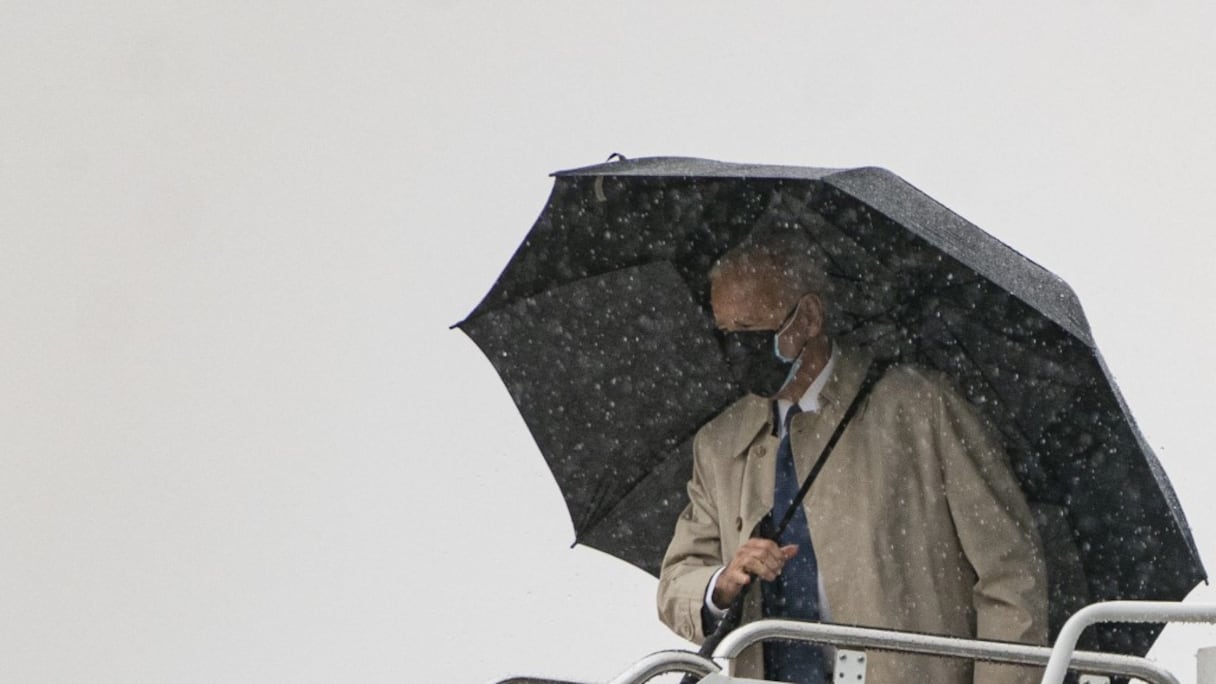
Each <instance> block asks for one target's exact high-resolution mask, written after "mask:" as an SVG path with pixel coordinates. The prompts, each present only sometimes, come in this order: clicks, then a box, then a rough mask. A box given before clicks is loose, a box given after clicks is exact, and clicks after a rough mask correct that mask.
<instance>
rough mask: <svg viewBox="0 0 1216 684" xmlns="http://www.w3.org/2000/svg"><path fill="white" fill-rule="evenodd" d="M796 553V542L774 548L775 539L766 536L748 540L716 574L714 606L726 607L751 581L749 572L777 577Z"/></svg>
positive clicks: (761, 575) (768, 579) (770, 577)
mask: <svg viewBox="0 0 1216 684" xmlns="http://www.w3.org/2000/svg"><path fill="white" fill-rule="evenodd" d="M796 553H798V545H797V544H790V545H789V546H781V547H778V546H777V544H776V542H774V541H772V540H769V539H758V538H754V537H753V538H752V539H748V540H747V541H746V542H744V543H743V546H740V547H739V550H738V551H736V552H735V557H734V558H732V559H731V561H730V564H728V565H727V566H726V569H725V570H723V571H722V574H720V575H718V581H717V583H716V584H714V592H713V596H712V598H713V602H714V605H715V606H718V607H719V608H725V607H726V606H729V605H730V604H731V603H732V602H733V601H734V600H735V598H736V597H737V596H738V595H739V592H740V591H743V587H745V586H747V584H748V583H749V582H750V581H751V577H749V576H748V575H749V573H750V574H752V575H755V576H757V577H759V578H760V579H763V580H765V581H766V582H772V581H773V580H775V579H777V575H780V574H781V568H783V567H785V562H786V561H787V560H789V559H791V558H793V557H794V554H796Z"/></svg>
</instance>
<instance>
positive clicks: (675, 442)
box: [574, 397, 734, 544]
mask: <svg viewBox="0 0 1216 684" xmlns="http://www.w3.org/2000/svg"><path fill="white" fill-rule="evenodd" d="M733 401H734V398H733V397H732V398H731V399H730V400H729V401H726V402H724V403H723V404H722V405H721V406H719V407H717V408H715V409H714V410H712V411H710V412H709V413H708V415H706V416H705V417H703V418H701V419H700V420H698V421H697V422H696V426H695V427H694V428H692V429H691V430H687V431H685V432H684V433H681V434H680V436H679V437H678V438H676V439H670V438H669V439H667V440H666V441H665V442H666V444H667V445H669V446H667V447H664V448H662V449H660V450H659V451H660V452H669V451H671V449H673V448H675V447H678V446H679V445H681V444H684V443H685V442H687V441H688V440H689V439H691V438H692V437H693V435H695V434H697V431H698V430H700V429H701V427H702V426H703V425H704V424H705V423H707V422H709V420H710V419H711V418H713V417H714V416H716V415H718V414H719V413H721V412H722V411H723V410H725V409H726V407H727V406H729V405H730V404H731V402H733ZM668 458H671V456H668V457H667V458H664V459H662V460H660V461H658V462H657V463H656V464H655V466H657V465H659V464H661V463H665V462H666V461H667V459H668ZM653 472H654V467H653V466H652V467H651V468H650V469H649V470H643V471H642V472H641V474H639V475H638V476H637V477H636V478H634V479H633V481H632V482H630V483H629V485H628V486H627V487H625V488H624V489H623V490H622V491H621V495H620V496H619V497H617V499H616V502H614V503H613V504H612V505H611V506H608V507H606V508H605V509H604V510H603V511H602V512H601V513H600V514H599V515H595V516H588V518H589V519H588V521H587V523H586V524H585V525H584V526H583V528H582V531H587V530H590V529H591V528H593V527H595V526H596V525H598V524H600V523H601V522H603V521H604V520H605V519H606V518H607V517H608V516H609V515H610V514H611V513H612V512H613V511H615V510H616V509H617V508H619V507H620V505H621V503H622V502H623V501H624V500H625V499H627V498H629V495H630V494H632V493H633V491H634V490H635V489H637V488H638V486H640V485H641V484H642V482H643V481H645V480H646V478H647V477H649V476H650V474H651V473H653ZM598 508H599V506H598V505H597V506H593V507H592V510H595V509H598ZM574 534H575V538H574V543H575V544H578V543H580V542H581V541H582V537H583V535H582V534H581V532H580V530H579V529H577V528H576V529H575V531H574Z"/></svg>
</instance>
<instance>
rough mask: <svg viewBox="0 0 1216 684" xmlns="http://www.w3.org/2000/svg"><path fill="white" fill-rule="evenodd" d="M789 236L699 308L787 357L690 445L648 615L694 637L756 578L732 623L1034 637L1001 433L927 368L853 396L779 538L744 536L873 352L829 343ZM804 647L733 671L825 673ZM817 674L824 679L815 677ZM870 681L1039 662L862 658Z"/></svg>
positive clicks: (782, 495)
mask: <svg viewBox="0 0 1216 684" xmlns="http://www.w3.org/2000/svg"><path fill="white" fill-rule="evenodd" d="M816 254H817V252H816V250H815V249H814V248H813V246H812V245H810V243H809V242H808V241H807V240H806V239H805V238H804V237H802V236H801V235H800V234H799V233H797V232H796V231H794V230H792V229H789V230H785V231H784V232H781V231H770V234H769V235H768V237H765V238H758V239H754V240H750V241H749V242H748V243H745V244H744V245H742V246H740V247H739V248H736V249H735V250H733V251H732V252H730V253H728V254H727V255H726V256H724V257H723V258H722V260H721V261H720V262H719V263H718V264H717V265H716V266H715V268H714V270H713V272H712V273H711V304H712V307H713V313H714V318H715V321H716V324H717V326H718V327H719V328H720V329H722V330H723V331H725V332H727V333H735V332H747V331H751V332H756V331H765V332H769V333H771V334H772V345H773V354H774V356H775V357H776V359H778V360H788V361H792V368H791V370H790V371H789V374H788V377H787V379H786V381H785V384H784V385H783V386H782V387H781V389H780V390H779V391H778V392H777V393H776V395H775V396H774V397H764V396H758V395H756V394H750V395H748V396H745V397H744V398H743V399H740V400H739V401H738V402H736V403H735V404H734V405H732V406H731V407H729V408H728V409H726V410H725V411H724V412H722V413H721V414H720V415H718V416H717V417H716V418H714V419H713V420H711V421H710V422H709V423H708V424H706V425H705V426H704V427H703V428H702V429H701V430H700V432H699V433H698V434H697V436H696V439H695V440H694V447H693V448H694V465H693V473H692V479H691V481H690V482H689V483H688V494H689V498H690V500H691V501H690V502H689V504H688V506H687V508H686V509H685V510H684V512H683V513H682V514H681V515H680V518H679V520H678V522H677V525H676V529H675V534H674V536H673V539H672V541H671V544H670V546H669V547H668V550H667V554H666V557H665V558H664V560H663V567H662V573H661V577H660V582H659V592H658V607H659V614H660V617H661V619H662V620H663V621H664V622H665V623H666V624H667V625H668V626H669V627H671V628H672V629H673V630H675V631H676V632H677V633H678V634H680V635H682V636H684V637H686V638H689V639H691V640H693V641H697V642H699V641H701V640H703V639H704V638H705V636H706V634H707V632H709V631H712V629H713V627H714V625H715V623H716V619H717V618H718V617H720V616H721V614H722V613H723V609H724V608H726V607H727V606H728V605H729V604H730V603H731V602H732V601H733V600H734V599H735V597H736V596H738V595H739V593H740V592H741V591H742V590H743V589H744V587H745V586H746V585H747V584H748V583H749V582H750V579H749V575H754V576H756V577H758V578H759V579H760V580H761V586H760V587H757V588H756V590H754V591H752V592H750V594H749V595H748V598H747V600H746V602H745V605H744V611H743V619H744V621H750V620H755V619H757V618H759V617H760V616H761V615H764V616H772V617H793V618H799V619H809V620H821V621H825V622H827V621H830V622H835V623H842V624H851V625H863V626H872V627H887V628H894V629H900V630H910V631H917V632H926V633H933V634H946V635H955V636H964V637H979V638H982V639H996V640H1005V641H1017V642H1026V643H1043V642H1044V641H1045V640H1046V637H1047V617H1046V616H1047V606H1046V580H1045V571H1044V561H1043V553H1042V550H1041V546H1040V542H1039V538H1038V535H1037V533H1036V531H1035V528H1034V525H1033V523H1032V520H1031V514H1030V511H1029V509H1028V507H1027V504H1026V501H1025V500H1024V499H1023V497H1022V494H1021V492H1020V490H1019V488H1018V484H1017V482H1016V481H1015V479H1014V477H1013V475H1012V473H1011V471H1010V469H1009V466H1008V464H1007V462H1006V458H1005V455H1004V453H1003V451H1002V449H1001V447H1000V446H999V440H998V439H997V437H996V435H995V434H993V431H992V429H991V428H990V427H989V426H988V425H987V424H985V423H984V422H983V421H982V419H981V418H980V417H978V416H977V415H976V413H975V411H974V410H973V409H972V407H971V406H970V405H969V404H968V403H967V401H966V400H965V399H963V398H962V397H960V396H959V395H958V394H957V393H956V392H955V390H954V389H952V387H951V386H950V384H949V382H948V381H947V380H946V379H945V378H943V377H942V376H940V375H939V374H937V373H934V372H929V371H926V370H923V369H920V368H916V367H913V366H908V365H898V366H894V367H891V368H890V369H888V370H887V371H886V372H885V373H884V374H883V375H882V376H881V378H880V379H879V380H878V381H877V383H876V384H875V385H874V386H873V389H872V391H871V393H870V395H869V397H867V398H866V399H865V400H864V402H863V403H862V404H861V406H860V410H858V411H857V413H856V415H855V416H854V417H853V419H852V421H851V422H850V423H849V425H848V426H847V428H846V429H845V431H844V433H843V435H842V436H841V438H840V441H839V442H838V443H837V445H836V447H835V449H834V450H833V452H832V453H831V456H830V458H829V459H828V461H827V463H826V466H825V467H824V469H823V470H822V472H821V473H820V476H819V478H818V479H817V480H816V481H815V484H814V485H813V487H812V488H811V490H810V492H809V494H808V495H807V497H806V499H805V500H804V501H803V504H802V506H801V510H800V511H799V510H795V512H794V514H793V515H794V517H793V522H792V524H791V525H790V527H789V529H788V530H787V533H786V534H784V535H783V537H782V539H780V540H779V541H778V542H773V541H769V540H767V539H760V538H749V537H750V535H751V533H752V530H753V529H754V528H756V526H757V525H758V524H759V523H760V522H761V520H762V519H763V518H765V516H767V515H770V514H771V515H772V516H773V517H774V518H778V519H779V518H780V516H781V515H782V514H783V513H784V511H785V508H787V507H789V505H790V502H791V500H792V498H793V494H792V493H793V491H795V490H796V489H797V487H798V485H799V484H801V479H802V478H803V477H805V476H806V473H807V472H808V470H809V469H810V466H811V464H812V463H813V462H814V460H815V459H816V458H817V457H818V455H819V454H820V452H821V451H822V450H823V447H824V444H825V443H826V442H827V440H828V438H829V436H830V435H831V433H832V432H833V430H834V429H835V427H836V425H837V423H839V422H840V420H841V417H842V415H843V413H844V412H845V411H846V409H847V407H848V406H849V404H850V403H851V402H852V400H853V398H854V396H855V395H856V394H857V392H858V390H859V387H860V386H861V385H862V383H863V379H864V378H865V376H866V374H867V369H868V368H869V367H870V365H871V359H870V358H869V357H868V356H867V355H866V354H864V353H862V352H860V351H858V350H854V349H850V348H848V347H846V346H845V345H843V344H840V343H839V342H836V341H833V339H832V338H831V337H830V336H829V333H828V330H829V327H828V326H829V324H830V322H831V319H832V315H831V305H832V299H831V292H830V290H829V288H828V282H827V280H826V277H825V275H824V268H823V266H822V265H821V264H820V263H818V260H817V258H816ZM825 661H826V658H824V654H823V651H822V650H821V649H820V648H819V647H817V646H813V645H810V646H808V645H806V644H797V643H793V642H775V643H770V644H766V645H765V646H764V650H763V654H762V653H760V652H759V648H758V647H753V648H752V649H749V650H748V651H745V652H744V654H743V655H742V656H741V657H740V659H739V660H738V671H737V674H738V675H739V676H743V677H761V676H764V677H766V678H769V679H773V680H776V681H793V682H820V681H825V680H824V677H825V672H829V671H830V663H827V662H825ZM827 676H828V677H830V674H828V675H827ZM867 681H869V682H871V683H872V684H874V683H877V684H884V683H887V682H933V683H935V684H950V683H958V684H962V683H963V682H972V681H974V682H985V683H987V682H1022V681H1026V682H1030V681H1037V678H1036V671H1035V670H1033V669H1029V668H1022V667H1016V666H1005V665H994V664H985V663H980V664H976V665H973V664H972V663H971V662H969V661H965V660H959V659H946V658H936V657H930V656H919V655H907V654H891V653H873V654H871V655H870V656H869V658H868V670H867Z"/></svg>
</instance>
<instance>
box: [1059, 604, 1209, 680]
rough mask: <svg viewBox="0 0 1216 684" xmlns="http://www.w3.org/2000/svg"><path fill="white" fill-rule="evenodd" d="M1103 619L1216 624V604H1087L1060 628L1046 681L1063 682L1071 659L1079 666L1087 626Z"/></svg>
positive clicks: (1103, 620)
mask: <svg viewBox="0 0 1216 684" xmlns="http://www.w3.org/2000/svg"><path fill="white" fill-rule="evenodd" d="M1099 622H1211V623H1216V605H1184V604H1181V603H1174V602H1172V601H1107V602H1106V603H1094V604H1091V605H1088V606H1085V607H1084V608H1082V609H1081V610H1078V611H1077V612H1076V613H1073V615H1072V617H1070V618H1068V621H1067V622H1065V623H1064V627H1063V628H1061V629H1060V635H1059V636H1058V637H1056V643H1055V647H1054V648H1053V649H1052V651H1051V659H1050V660H1049V661H1048V663H1047V669H1046V671H1044V672H1043V684H1060V683H1061V682H1063V681H1064V674H1065V673H1066V672H1068V667H1069V661H1070V660H1071V661H1072V662H1073V663H1074V665H1073V667H1076V663H1077V661H1078V659H1077V657H1076V656H1075V655H1074V653H1075V651H1074V649H1076V647H1077V639H1078V638H1080V636H1081V632H1083V631H1085V628H1086V627H1089V626H1090V625H1094V624H1097V623H1099Z"/></svg>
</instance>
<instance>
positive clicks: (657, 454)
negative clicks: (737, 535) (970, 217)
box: [458, 158, 1205, 653]
mask: <svg viewBox="0 0 1216 684" xmlns="http://www.w3.org/2000/svg"><path fill="white" fill-rule="evenodd" d="M555 176H556V181H555V184H554V188H553V192H552V195H551V196H550V198H549V202H548V204H547V205H546V207H545V209H544V211H543V212H542V213H541V215H540V218H539V219H538V220H537V222H536V224H535V225H534V226H533V228H532V230H531V232H530V233H529V234H528V237H527V238H526V240H525V241H524V243H523V245H521V247H520V248H519V250H518V251H517V252H516V254H515V256H514V257H513V258H512V259H511V261H510V263H509V264H508V265H507V267H506V269H505V271H504V272H503V274H502V275H501V276H500V277H499V279H498V281H497V282H496V283H495V284H494V286H493V288H492V289H491V290H490V292H489V293H488V294H487V295H486V297H485V298H484V299H483V300H482V302H481V303H480V304H479V305H478V306H477V307H476V309H474V310H473V312H472V313H470V315H469V316H468V317H467V318H466V319H465V320H464V321H463V322H461V323H459V324H458V327H460V328H461V329H462V330H464V331H465V332H466V333H467V334H468V335H469V336H470V337H471V338H472V339H473V341H474V342H475V343H476V344H477V345H478V346H479V347H480V348H481V349H482V351H483V352H484V353H485V354H486V356H487V358H489V360H490V361H491V363H492V364H493V365H494V367H495V368H496V370H497V371H498V372H499V374H500V376H501V377H502V379H503V381H504V383H505V384H506V386H507V388H508V390H509V391H510V393H511V395H512V397H513V399H514V400H515V402H516V404H517V406H518V407H519V409H520V412H521V414H522V415H523V417H524V420H525V422H526V423H527V425H528V427H529V429H530V430H531V432H532V435H533V436H534V438H535V439H536V442H537V444H538V446H539V447H540V449H541V453H542V454H543V455H544V457H545V459H546V461H547V462H548V464H549V466H550V468H551V470H552V471H553V473H554V476H555V478H556V479H557V482H558V485H559V487H560V488H561V490H562V493H563V495H564V497H565V500H566V503H567V507H568V509H569V511H570V515H571V518H572V520H573V522H574V529H575V535H576V543H583V544H586V545H589V546H592V547H595V548H598V549H601V550H603V551H606V552H608V553H611V554H614V555H617V556H619V557H621V558H623V559H625V560H627V561H629V562H630V563H633V564H635V565H637V566H638V567H641V568H643V569H646V570H648V571H650V572H651V573H656V574H657V570H658V567H659V562H660V560H661V558H662V554H663V551H664V549H665V547H666V544H667V542H668V540H669V538H670V534H671V530H672V529H673V526H674V521H675V518H676V516H677V515H678V513H679V511H680V510H681V509H682V508H683V506H684V504H685V503H686V502H687V498H686V495H685V492H684V485H685V483H686V481H687V478H688V476H689V474H690V473H691V438H692V436H693V434H694V433H695V432H696V430H697V428H699V427H700V426H701V425H702V424H704V422H705V421H706V420H708V419H709V418H711V417H712V416H713V415H715V414H716V413H717V412H718V411H720V410H721V409H722V408H724V407H725V406H727V405H729V404H730V403H731V402H732V401H734V400H735V399H737V398H738V397H739V396H740V395H741V394H742V393H743V389H742V388H741V385H740V382H739V380H740V378H741V377H742V376H743V375H744V374H745V372H744V371H745V369H743V368H741V367H740V366H739V365H738V364H732V363H731V359H732V358H733V357H732V355H731V353H730V352H731V351H732V350H731V349H730V344H731V342H730V340H729V339H728V338H730V336H726V337H724V336H722V335H720V334H719V333H718V332H717V331H716V330H714V328H713V326H712V318H711V314H710V311H709V302H708V291H709V280H708V272H709V269H710V267H711V266H712V264H713V263H714V262H715V261H716V260H717V259H718V257H720V256H721V255H722V254H723V253H724V252H726V251H727V250H728V249H730V248H731V247H732V246H734V245H735V244H738V243H739V242H740V241H741V240H743V239H744V238H745V237H746V236H747V235H749V234H750V233H751V232H752V231H753V230H755V229H756V228H757V227H760V226H778V227H781V228H784V229H797V230H802V231H805V232H806V234H807V235H808V236H809V237H810V238H811V239H812V241H813V242H814V244H815V246H816V249H818V250H820V251H821V253H822V256H823V257H825V258H826V261H827V262H828V263H830V264H831V267H830V272H829V273H828V275H829V277H830V279H831V280H832V282H833V284H834V285H833V290H832V300H833V302H834V303H835V304H834V305H835V310H834V314H835V319H836V320H835V323H836V325H835V328H836V329H835V334H836V336H837V337H839V338H841V339H843V340H846V341H848V342H850V343H851V344H855V345H858V346H862V347H865V348H867V349H868V350H870V351H872V352H873V353H874V354H875V355H876V356H877V357H880V358H888V359H898V360H901V361H908V362H912V363H917V364H920V365H923V366H927V367H932V368H936V369H939V370H941V371H943V372H945V373H947V374H948V375H949V376H950V377H951V378H952V379H953V381H954V382H955V384H956V386H957V387H958V388H959V389H960V390H961V391H962V392H963V393H964V394H965V395H966V396H967V397H968V399H969V400H971V402H972V403H973V404H974V405H975V406H976V407H977V409H979V410H981V411H983V412H984V413H985V414H986V415H987V416H988V418H989V419H990V420H991V421H992V422H993V424H994V425H996V426H997V428H998V429H999V431H1000V433H1001V435H1002V437H1003V441H1004V445H1005V448H1006V450H1007V452H1008V453H1009V457H1010V461H1011V465H1012V467H1013V470H1014V472H1015V474H1016V475H1017V477H1018V479H1019V481H1020V482H1021V484H1022V488H1023V491H1024V493H1025V495H1026V498H1027V500H1028V501H1029V502H1030V503H1031V506H1032V509H1033V510H1034V511H1035V513H1036V520H1037V522H1038V524H1039V527H1040V532H1041V536H1042V537H1043V540H1044V546H1045V549H1046V551H1047V553H1048V573H1049V580H1050V583H1051V587H1050V592H1051V596H1050V598H1051V604H1052V615H1051V620H1050V621H1051V623H1052V627H1053V632H1054V630H1056V629H1058V628H1059V626H1060V624H1061V622H1062V620H1063V619H1064V618H1066V617H1067V615H1068V614H1069V613H1071V612H1072V611H1073V610H1075V609H1076V608H1077V607H1079V606H1080V605H1083V604H1085V603H1088V602H1093V601H1099V600H1109V599H1131V598H1135V599H1153V600H1179V599H1181V598H1182V597H1184V596H1185V595H1186V594H1187V593H1188V592H1189V591H1190V590H1191V589H1192V588H1193V587H1194V586H1195V585H1196V584H1197V583H1198V582H1199V581H1201V580H1203V579H1205V573H1204V570H1203V567H1202V565H1201V563H1200V561H1199V556H1198V553H1197V551H1196V549H1195V545H1194V542H1193V540H1192V538H1191V535H1190V531H1189V529H1188V527H1187V524H1186V520H1185V518H1184V516H1183V514H1182V511H1181V509H1180V508H1179V506H1178V502H1177V500H1176V498H1175V496H1174V493H1173V491H1172V489H1171V487H1170V485H1169V482H1168V480H1167V479H1166V476H1165V473H1164V471H1163V470H1162V469H1161V467H1160V464H1159V463H1158V462H1157V459H1156V458H1155V456H1154V455H1153V453H1152V450H1151V449H1150V448H1149V447H1148V445H1147V444H1146V443H1145V441H1144V438H1143V437H1142V436H1141V435H1140V433H1139V431H1138V429H1137V428H1136V426H1135V423H1134V421H1133V420H1132V418H1131V414H1130V412H1129V411H1128V409H1127V406H1126V404H1125V403H1124V401H1123V399H1122V397H1121V396H1120V394H1119V392H1118V389H1117V388H1116V387H1115V384H1114V381H1113V379H1112V378H1111V376H1110V373H1109V371H1108V370H1107V368H1106V366H1105V364H1104V363H1103V361H1102V358H1101V355H1100V354H1099V353H1098V350H1097V348H1096V347H1095V345H1094V342H1093V339H1092V336H1091V334H1090V331H1089V327H1088V324H1087V323H1086V320H1085V316H1084V313H1083V312H1082V310H1081V306H1080V304H1079V302H1078V301H1077V298H1076V296H1075V295H1074V294H1073V292H1072V290H1071V289H1070V288H1069V287H1068V286H1067V285H1066V284H1065V283H1064V282H1063V281H1062V280H1060V279H1059V278H1057V277H1056V276H1054V275H1052V274H1051V273H1049V272H1048V271H1046V270H1045V269H1043V268H1042V267H1040V266H1038V265H1037V264H1035V263H1033V262H1031V261H1030V260H1028V259H1026V258H1025V257H1023V256H1022V255H1020V254H1018V253H1017V252H1015V251H1014V250H1012V249H1011V248H1009V247H1008V246H1006V245H1004V244H1003V243H1001V242H999V241H998V240H996V239H995V238H993V237H992V236H990V235H988V234H987V233H985V232H983V231H982V230H980V229H979V228H977V227H976V226H974V225H972V224H970V223H968V222H967V221H965V220H964V219H962V218H961V217H959V216H957V215H956V214H954V213H952V212H951V211H949V210H948V209H946V208H945V207H943V206H942V205H940V204H939V203H937V202H935V201H934V200H932V199H931V198H929V197H928V196H927V195H925V194H923V193H921V192H920V191H918V190H916V189H915V188H913V187H912V186H911V185H909V184H908V183H906V182H904V181H903V180H902V179H900V178H899V177H897V176H895V175H894V174H892V173H890V172H888V171H885V170H882V169H876V168H859V169H846V170H831V169H811V168H795V167H778V166H755V165H741V164H726V163H722V162H714V161H708V160H700V159H678V158H654V159H640V160H633V161H618V162H613V163H608V164H601V165H597V166H592V167H587V168H582V169H576V170H572V171H564V172H559V173H557V174H555ZM1158 631H1159V628H1157V627H1153V626H1143V625H1141V626H1119V625H1114V626H1107V627H1104V628H1099V629H1098V630H1097V631H1096V632H1095V636H1094V637H1093V639H1094V640H1093V641H1092V642H1091V643H1090V644H1087V646H1088V647H1091V648H1101V649H1106V650H1117V651H1120V652H1124V653H1144V652H1146V651H1147V650H1148V648H1149V646H1150V645H1151V643H1152V641H1153V639H1154V638H1155V637H1156V634H1157V632H1158Z"/></svg>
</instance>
